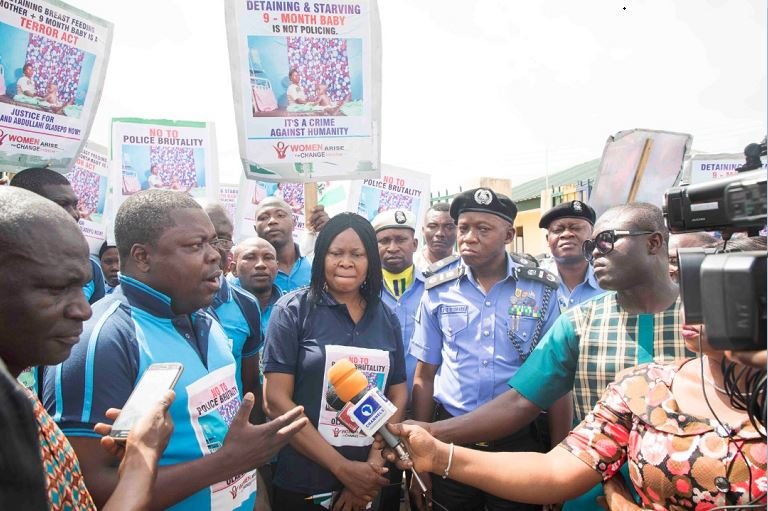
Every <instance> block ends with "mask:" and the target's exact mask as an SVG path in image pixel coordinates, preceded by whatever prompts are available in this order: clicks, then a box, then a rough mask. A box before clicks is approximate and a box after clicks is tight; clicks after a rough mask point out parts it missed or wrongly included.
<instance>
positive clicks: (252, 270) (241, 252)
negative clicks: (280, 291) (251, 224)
mask: <svg viewBox="0 0 768 511" xmlns="http://www.w3.org/2000/svg"><path fill="white" fill-rule="evenodd" d="M233 263H234V264H233V269H232V273H234V275H235V276H236V277H237V278H238V279H240V285H241V286H242V287H243V289H245V290H246V291H248V292H250V293H253V294H254V295H256V296H257V297H259V299H260V300H261V299H262V298H265V297H267V298H268V297H269V296H271V294H272V284H274V282H275V277H277V251H276V250H275V247H273V246H272V244H271V243H270V242H268V241H267V240H265V239H263V238H258V237H252V238H247V239H245V240H243V241H241V242H240V243H239V244H238V245H237V246H236V247H235V248H234V249H233Z"/></svg>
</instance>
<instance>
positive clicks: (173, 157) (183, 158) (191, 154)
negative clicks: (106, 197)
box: [111, 118, 219, 211]
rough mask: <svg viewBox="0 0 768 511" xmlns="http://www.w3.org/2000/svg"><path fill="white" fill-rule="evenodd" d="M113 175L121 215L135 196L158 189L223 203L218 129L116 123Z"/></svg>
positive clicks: (123, 120)
mask: <svg viewBox="0 0 768 511" xmlns="http://www.w3.org/2000/svg"><path fill="white" fill-rule="evenodd" d="M111 171H112V179H113V182H112V188H113V195H114V197H115V201H114V206H115V208H114V209H115V211H117V208H119V206H120V204H122V203H123V201H124V200H125V199H126V198H127V197H129V196H130V195H133V194H134V193H136V192H138V191H140V190H148V189H152V188H159V189H164V190H176V191H179V192H186V193H189V194H190V195H192V196H193V197H196V198H206V199H209V200H217V199H218V197H219V186H218V171H217V168H216V138H215V135H214V128H213V123H208V122H195V121H168V120H156V119H155V120H150V119H134V118H118V119H112V147H111Z"/></svg>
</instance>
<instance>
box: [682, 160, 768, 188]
mask: <svg viewBox="0 0 768 511" xmlns="http://www.w3.org/2000/svg"><path fill="white" fill-rule="evenodd" d="M744 164H745V159H744V154H738V153H736V154H733V153H731V154H696V155H694V156H692V157H691V159H690V161H689V162H688V165H687V166H686V169H685V171H684V173H683V180H684V181H685V182H686V183H687V184H692V185H695V184H698V183H704V182H707V181H713V180H715V179H720V178H722V177H727V176H732V175H734V174H736V169H738V168H739V167H741V166H742V165H744ZM763 168H765V165H763Z"/></svg>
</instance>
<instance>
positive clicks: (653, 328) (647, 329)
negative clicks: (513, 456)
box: [420, 203, 693, 509]
mask: <svg viewBox="0 0 768 511" xmlns="http://www.w3.org/2000/svg"><path fill="white" fill-rule="evenodd" d="M594 231H595V232H596V233H597V234H596V235H594V236H593V237H592V238H590V239H587V240H586V241H584V243H583V245H582V249H583V252H584V254H585V256H586V258H587V260H589V261H590V262H591V264H592V267H593V269H594V273H595V277H596V278H597V282H598V284H599V285H600V287H601V288H603V289H605V290H607V291H610V292H607V293H604V294H601V295H599V296H597V297H595V298H593V299H591V300H589V301H587V302H584V303H582V304H580V305H578V306H575V307H572V308H570V309H568V310H567V311H566V312H565V313H564V314H563V315H561V316H560V317H559V318H558V320H557V321H556V322H555V324H554V325H553V326H552V328H551V329H549V331H548V332H547V333H546V335H545V336H544V338H543V339H542V340H541V342H540V343H539V345H538V346H537V347H536V349H534V350H533V352H532V353H531V355H530V357H528V359H527V360H526V363H525V364H523V365H522V366H521V367H520V369H518V370H517V372H516V373H515V374H514V375H513V376H512V378H510V380H509V382H508V385H509V386H510V387H511V389H509V390H507V391H506V392H504V393H503V394H501V395H499V396H498V397H496V398H495V399H493V400H492V401H490V402H488V403H486V404H485V405H483V406H481V407H479V408H477V409H476V410H474V411H473V412H471V413H468V414H466V415H462V416H459V417H455V418H452V419H449V420H445V421H440V422H436V423H433V424H426V427H427V429H428V430H429V431H430V433H431V434H432V435H433V436H435V437H437V438H439V439H440V440H443V441H448V442H454V443H457V444H458V443H470V442H477V441H479V440H487V439H496V438H501V437H503V436H505V435H509V434H511V433H514V432H515V431H518V430H520V429H521V428H523V427H524V426H526V425H527V424H528V423H530V422H531V421H532V420H533V419H535V418H536V417H537V416H538V414H539V413H540V412H541V410H543V409H546V408H548V407H550V406H551V405H552V404H553V403H554V402H555V401H556V400H557V399H559V398H561V397H562V396H564V395H566V394H567V393H568V392H570V391H572V392H573V402H574V419H575V422H576V423H579V422H581V421H582V420H583V419H584V418H585V417H586V415H587V414H588V413H589V412H590V411H591V410H592V409H593V407H594V405H595V403H596V402H597V400H598V399H599V398H600V396H601V395H602V393H603V391H604V390H605V388H606V386H607V385H608V384H609V383H610V382H611V381H613V380H614V378H615V376H616V375H617V374H618V373H619V372H621V371H623V370H624V369H626V368H629V367H633V366H636V365H638V364H643V363H646V362H650V361H652V360H656V361H661V362H666V361H671V360H676V359H681V358H685V357H687V356H692V355H693V354H692V353H690V352H687V350H686V349H685V345H684V343H683V340H682V337H681V324H680V319H679V318H680V315H679V311H678V309H679V307H680V299H679V295H678V289H677V286H676V285H675V283H674V282H672V280H671V279H670V278H669V271H668V254H667V245H668V239H669V234H668V231H667V228H666V226H665V225H664V218H663V216H662V212H661V209H659V208H658V207H656V206H654V205H652V204H646V203H633V204H625V205H621V206H616V207H614V208H611V209H609V210H608V211H606V212H605V213H604V214H603V215H602V216H601V217H600V218H599V219H598V220H597V223H596V224H595V228H594ZM420 425H422V424H420ZM596 496H597V495H596V494H595V495H591V496H590V497H588V498H589V499H590V500H589V503H588V504H587V506H586V507H585V509H595V507H596V506H595V500H594V499H595V498H596ZM570 509H577V508H570Z"/></svg>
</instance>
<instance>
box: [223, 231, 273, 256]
mask: <svg viewBox="0 0 768 511" xmlns="http://www.w3.org/2000/svg"><path fill="white" fill-rule="evenodd" d="M249 248H262V249H264V250H266V251H268V252H273V253H274V254H275V257H277V252H275V247H273V246H272V244H271V243H270V242H268V241H267V240H265V239H264V238H259V237H258V236H251V237H250V238H245V239H244V240H243V241H241V242H240V243H238V244H237V245H235V247H234V248H233V249H232V257H233V259H234V260H235V261H237V258H238V257H240V256H242V254H243V252H245V251H246V250H247V249H249Z"/></svg>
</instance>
